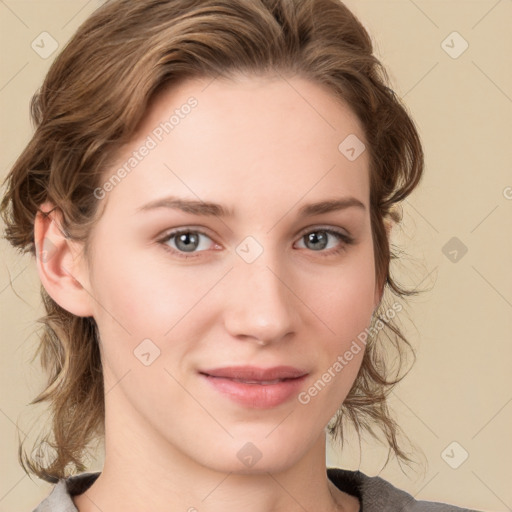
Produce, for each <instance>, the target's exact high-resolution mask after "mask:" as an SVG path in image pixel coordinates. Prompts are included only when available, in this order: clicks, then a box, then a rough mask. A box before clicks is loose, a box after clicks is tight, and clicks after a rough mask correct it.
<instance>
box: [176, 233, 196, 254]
mask: <svg viewBox="0 0 512 512" xmlns="http://www.w3.org/2000/svg"><path fill="white" fill-rule="evenodd" d="M198 243H199V236H198V235H197V234H195V233H190V232H189V233H181V234H179V235H176V247H177V248H178V249H179V250H180V251H185V252H192V251H194V250H195V249H197V245H198Z"/></svg>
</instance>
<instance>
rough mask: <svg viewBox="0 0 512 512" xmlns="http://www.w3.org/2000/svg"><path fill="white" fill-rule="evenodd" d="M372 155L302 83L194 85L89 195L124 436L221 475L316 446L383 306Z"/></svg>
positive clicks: (266, 466) (166, 106)
mask: <svg viewBox="0 0 512 512" xmlns="http://www.w3.org/2000/svg"><path fill="white" fill-rule="evenodd" d="M347 137H351V138H349V139H348V142H346V143H344V145H343V144H342V146H341V149H340V148H339V147H340V144H341V143H342V142H343V141H344V140H345V139H346V138H347ZM355 137H357V139H356V138H355ZM364 140H365V137H364V133H363V130H362V128H361V125H360V123H359V122H358V119H357V118H356V116H355V115H354V114H353V113H352V112H351V111H350V109H349V108H348V107H347V106H345V105H344V104H341V103H340V102H338V101H337V100H335V99H334V98H333V97H332V96H331V95H330V93H329V91H327V90H326V89H324V88H323V87H322V86H320V85H315V84H313V83H311V82H309V81H307V80H304V79H300V78H289V79H287V80H283V79H282V78H272V77H259V78H256V77H250V78H243V77H240V78H237V79H236V80H233V81H227V80H218V79H217V80H214V81H212V80H211V79H208V80H195V81H186V82H183V83H181V84H180V85H179V86H174V87H173V88H172V89H169V90H167V91H164V92H163V93H161V94H160V95H159V96H158V97H157V98H156V99H155V100H154V101H153V102H152V104H151V105H150V108H149V109H148V111H147V114H146V117H145V118H144V120H143V122H142V123H141V125H140V126H139V128H138V131H137V136H136V137H135V138H134V139H133V140H132V142H131V143H130V144H129V145H127V146H126V147H125V148H124V151H123V154H122V155H121V157H120V159H119V161H118V163H117V165H116V166H114V167H112V169H110V170H109V171H108V172H106V173H105V176H104V181H103V183H102V185H103V186H102V188H101V189H97V190H96V192H95V194H96V196H97V197H98V198H99V201H101V202H102V206H104V207H105V210H104V212H103V215H102V217H101V219H100V220H99V223H98V224H97V226H96V227H95V229H94V231H93V234H92V239H91V246H90V247H91V249H92V250H91V257H90V260H89V262H88V267H87V274H86V278H87V285H86V288H87V289H88V291H89V292H90V297H91V298H90V307H91V310H92V316H94V318H95V320H96V322H97V324H98V327H99V332H100V337H101V341H100V346H101V352H102V358H103V370H104V378H105V389H106V410H107V413H106V414H107V418H106V419H107V423H110V425H114V424H116V425H117V427H119V429H120V431H121V430H124V431H125V432H126V431H127V429H123V428H122V427H123V426H124V427H126V425H127V424H128V425H130V429H128V431H129V434H126V433H124V434H122V433H121V434H120V435H131V436H134V437H136V438H138V440H139V441H140V446H143V447H144V448H148V443H149V442H150V443H151V444H152V445H153V447H158V449H157V450H155V453H157V454H158V455H156V456H160V454H161V455H162V456H164V455H165V456H166V457H168V456H169V455H171V454H172V456H174V457H178V456H179V457H183V460H187V461H189V462H190V461H194V462H196V463H199V464H201V465H203V466H207V467H210V468H214V469H217V470H221V471H239V472H244V471H268V470H274V471H275V470H277V469H279V468H284V467H288V466H290V465H292V464H294V463H295V462H297V461H298V460H299V459H300V458H301V457H303V456H304V455H305V454H306V453H308V451H310V450H312V448H313V447H314V446H317V444H318V442H319V439H321V438H322V436H323V435H324V428H325V426H326V424H327V423H328V422H329V420H330V418H331V417H332V416H333V415H334V414H335V412H336V410H337V409H338V408H339V406H340V405H341V403H342V402H343V400H344V399H345V397H346V395H347V393H348V392H349V390H350V388H351V386H352V384H353V382H354V379H355V378H356V375H357V372H358V370H359V367H360V364H361V360H362V357H363V351H362V350H360V351H359V352H357V353H356V351H355V350H352V358H351V359H350V360H347V358H346V357H343V356H344V354H345V353H346V352H347V351H350V347H351V346H352V347H353V341H354V340H355V339H356V338H357V335H358V334H359V333H361V332H362V331H364V329H365V328H366V327H367V326H368V324H369V321H370V317H371V314H372V311H373V309H374V308H375V307H376V305H377V303H378V301H379V299H380V295H379V293H378V292H379V290H378V287H377V285H376V281H375V262H374V257H373V244H372V235H371V225H370V211H369V194H370V189H369V159H368V152H367V151H363V152H362V153H361V154H360V155H359V156H357V155H358V153H359V152H360V151H361V148H362V147H363V146H361V143H362V142H364ZM347 144H348V147H347ZM351 147H353V148H354V151H351V150H350V148H351ZM144 148H145V149H144ZM355 156H357V158H354V157H355ZM349 157H350V158H349ZM123 170H124V171H123ZM334 201H339V203H337V204H338V207H337V208H336V209H332V208H328V206H329V204H330V205H331V206H332V205H333V204H334V203H333V202H334ZM210 203H212V204H210ZM317 203H323V204H319V205H317V206H316V207H313V206H312V205H314V204H317ZM340 357H341V358H342V359H343V361H344V363H341V362H340ZM336 362H338V363H339V364H338V365H337V364H336ZM340 366H341V367H342V368H341V369H340ZM327 374H329V375H327ZM329 376H330V378H329ZM315 390H316V391H315ZM117 427H116V428H117ZM148 432H150V433H151V435H150V436H148ZM107 442H108V441H107ZM257 459H259V460H257ZM255 460H257V463H254V461H255ZM253 465H254V467H253Z"/></svg>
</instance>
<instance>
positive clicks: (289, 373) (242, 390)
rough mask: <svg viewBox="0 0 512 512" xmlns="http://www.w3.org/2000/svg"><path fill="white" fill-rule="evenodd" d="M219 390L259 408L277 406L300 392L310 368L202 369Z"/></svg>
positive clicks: (236, 401)
mask: <svg viewBox="0 0 512 512" xmlns="http://www.w3.org/2000/svg"><path fill="white" fill-rule="evenodd" d="M199 374H200V375H201V376H202V378H204V379H205V380H206V381H207V382H208V383H209V384H210V385H211V386H212V387H213V388H214V389H215V390H216V391H217V392H220V393H221V394H222V395H224V396H226V397H227V398H229V399H230V400H231V401H233V402H235V403H237V404H239V405H244V406H246V407H250V408H256V409H268V408H272V407H276V406H278V405H280V404H282V403H284V402H286V401H288V400H289V399H290V398H291V397H292V396H294V395H296V394H298V392H299V390H300V388H301V386H302V384H303V382H304V380H305V379H306V377H307V375H308V372H307V371H305V370H302V369H299V368H294V367H291V366H276V367H273V368H257V367H252V366H238V367H226V368H216V369H211V370H204V371H200V372H199Z"/></svg>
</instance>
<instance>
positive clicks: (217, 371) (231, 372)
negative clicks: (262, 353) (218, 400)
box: [200, 366, 308, 381]
mask: <svg viewBox="0 0 512 512" xmlns="http://www.w3.org/2000/svg"><path fill="white" fill-rule="evenodd" d="M200 373H204V374H206V375H209V376H211V377H224V378H226V379H242V380H253V381H259V380H261V381H267V380H276V379H295V378H298V377H302V376H304V375H307V373H308V372H306V371H304V370H301V369H300V368H294V367H293V366H273V367H272V368H258V367H256V366H227V367H224V368H213V369H211V370H201V371H200Z"/></svg>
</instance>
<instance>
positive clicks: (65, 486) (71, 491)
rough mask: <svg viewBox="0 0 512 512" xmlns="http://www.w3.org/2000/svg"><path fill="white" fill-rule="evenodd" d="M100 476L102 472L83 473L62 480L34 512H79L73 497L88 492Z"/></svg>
mask: <svg viewBox="0 0 512 512" xmlns="http://www.w3.org/2000/svg"><path fill="white" fill-rule="evenodd" d="M99 475H100V472H95V473H81V474H79V475H74V476H70V477H68V478H62V479H60V480H59V481H58V482H57V483H56V484H55V485H54V486H53V489H52V491H51V493H50V494H49V495H48V497H47V498H45V499H44V500H43V501H42V502H41V503H40V504H39V505H38V506H37V507H36V508H35V509H34V510H33V511H32V512H78V511H77V508H76V507H75V505H74V503H73V500H72V499H71V496H74V495H76V494H81V493H83V492H84V491H86V490H87V489H88V488H89V487H90V486H91V485H92V484H93V482H94V481H95V480H96V478H98V476H99Z"/></svg>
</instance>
